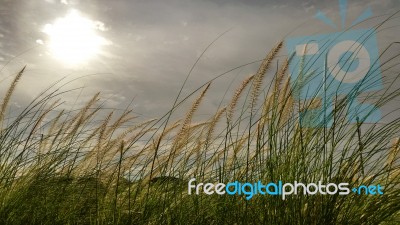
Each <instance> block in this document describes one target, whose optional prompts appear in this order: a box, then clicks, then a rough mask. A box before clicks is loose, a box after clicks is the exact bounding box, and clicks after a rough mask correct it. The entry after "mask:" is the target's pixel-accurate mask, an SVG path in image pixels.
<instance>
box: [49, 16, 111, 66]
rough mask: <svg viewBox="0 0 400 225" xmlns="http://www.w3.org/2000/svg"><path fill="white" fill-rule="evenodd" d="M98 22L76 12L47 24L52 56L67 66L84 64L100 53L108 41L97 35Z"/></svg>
mask: <svg viewBox="0 0 400 225" xmlns="http://www.w3.org/2000/svg"><path fill="white" fill-rule="evenodd" d="M99 29H100V28H99V26H98V22H97V23H96V22H95V21H92V20H90V19H87V18H84V17H82V16H81V15H80V14H79V13H78V12H77V11H76V10H73V11H71V12H70V13H69V14H68V15H67V16H66V17H63V18H59V19H57V20H56V21H55V22H54V23H53V24H46V26H45V28H44V30H43V32H44V33H46V34H47V35H48V36H49V43H48V47H49V49H50V52H51V54H52V55H53V56H54V57H55V58H57V59H59V60H61V61H62V62H64V63H66V64H72V65H76V64H82V63H86V62H87V61H88V60H89V59H91V58H93V57H95V56H96V55H97V54H99V53H100V50H101V47H102V46H103V45H107V44H108V41H107V40H106V39H104V38H103V37H101V36H99V35H97V34H96V31H97V30H99Z"/></svg>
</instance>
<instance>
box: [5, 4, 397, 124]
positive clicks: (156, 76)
mask: <svg viewBox="0 0 400 225" xmlns="http://www.w3.org/2000/svg"><path fill="white" fill-rule="evenodd" d="M64 3H68V4H62V3H61V2H59V1H57V2H53V4H49V3H48V2H46V1H31V2H29V3H26V2H22V1H8V2H7V3H6V4H2V6H0V12H2V10H3V11H4V10H8V11H9V13H8V14H7V16H5V15H4V14H1V13H0V34H2V35H4V39H5V40H4V41H2V44H3V46H2V47H1V49H0V57H3V58H5V59H6V60H10V55H14V56H15V55H18V54H20V53H21V52H24V50H26V49H29V48H31V47H32V46H35V45H36V43H35V42H36V40H44V38H45V37H44V36H43V34H41V33H40V29H41V28H42V27H43V25H44V24H47V23H51V22H52V21H54V20H55V19H56V18H58V17H62V16H64V15H65V14H66V13H67V12H68V10H69V9H70V7H71V4H72V5H73V7H74V8H76V9H77V10H79V11H80V12H82V13H83V14H85V16H88V17H89V18H91V20H94V21H101V22H98V24H97V25H98V29H99V30H100V31H101V32H102V35H104V38H106V39H107V40H110V41H112V43H113V45H112V46H106V47H105V48H104V49H103V50H104V54H103V55H102V56H101V57H99V58H98V59H96V60H94V61H92V62H90V63H89V64H87V65H85V66H83V67H82V68H80V69H79V70H73V71H71V70H69V69H68V68H64V66H63V65H62V64H60V63H59V62H57V61H55V60H54V59H52V58H51V57H50V56H48V55H47V54H46V52H47V51H48V50H47V49H46V48H45V47H44V46H41V47H37V48H35V49H34V50H31V51H29V52H27V53H25V54H22V55H20V56H18V58H19V59H22V60H23V61H24V62H26V63H28V64H29V65H35V68H41V69H40V70H39V72H38V70H34V71H29V70H28V72H27V73H28V74H29V75H32V77H34V78H30V79H31V81H32V82H33V83H34V84H36V85H37V87H35V89H39V88H41V87H44V86H46V85H48V84H50V83H51V82H52V81H54V80H57V79H60V78H61V77H63V76H65V75H68V76H70V77H69V78H70V79H73V78H74V77H80V76H84V75H87V74H99V75H96V76H89V77H87V78H84V79H81V80H79V81H77V82H74V85H76V86H82V85H85V86H86V87H87V93H88V94H89V93H90V92H95V91H96V90H100V91H101V90H104V91H105V92H107V93H106V95H107V96H111V95H113V96H117V97H115V98H113V100H112V102H110V104H111V105H112V106H113V107H117V108H124V106H125V105H126V104H127V102H129V101H130V100H131V99H132V98H133V97H134V96H135V104H136V108H135V110H136V111H137V112H140V113H143V114H146V115H148V116H150V117H152V116H156V115H160V114H161V112H165V111H167V110H168V109H169V108H170V107H171V104H172V102H173V100H174V98H175V97H176V95H177V93H178V91H179V89H180V87H181V85H182V83H183V81H184V79H185V77H186V75H187V74H188V72H189V70H190V68H191V66H192V65H193V63H194V62H195V61H196V60H197V58H198V57H199V56H200V54H201V53H202V52H203V51H204V49H205V48H206V47H207V46H208V45H209V44H210V43H211V42H212V41H213V40H214V39H215V38H216V37H217V36H218V35H220V34H221V33H223V32H224V31H227V30H228V29H231V30H230V31H229V32H228V33H226V34H225V35H223V36H222V37H221V38H220V39H219V40H218V41H217V42H215V44H214V45H213V46H212V47H211V48H210V49H209V50H208V51H207V52H206V53H205V54H204V55H203V57H202V59H201V60H200V61H199V63H198V64H197V66H196V67H195V69H194V71H193V72H192V74H191V77H190V78H189V80H188V83H187V85H186V87H185V88H184V94H183V95H187V94H189V93H190V92H191V91H193V90H195V89H196V88H197V87H199V86H200V85H202V84H204V83H206V82H207V81H209V80H210V79H212V78H214V77H215V76H216V75H218V74H222V73H224V72H226V71H228V70H230V69H232V68H235V67H238V66H240V65H243V64H246V63H248V62H252V61H256V60H259V59H262V58H263V57H264V56H265V54H266V53H267V51H268V50H269V49H270V48H271V47H272V46H274V45H275V44H276V43H277V42H278V41H279V40H281V39H282V38H285V37H286V36H287V35H294V36H295V35H307V34H310V35H311V34H315V33H321V32H333V30H330V28H329V27H327V26H325V25H324V24H323V23H321V22H319V21H317V20H315V19H314V18H313V16H314V14H315V12H316V10H317V9H321V10H323V11H326V12H327V14H328V15H329V16H332V18H333V20H334V21H335V22H338V23H339V22H340V18H339V16H338V15H339V14H338V5H337V1H331V0H323V1H317V0H309V1H295V0H289V1H278V0H274V1H264V0H249V1H245V2H244V1H239V0H235V1H227V0H226V1H219V0H218V1H217V0H207V1H195V0H192V1H183V0H168V1H165V0H155V1H145V0H135V1H129V0H121V1H113V2H112V3H111V2H110V1H108V0H98V1H94V0H92V1H65V2H64ZM367 5H370V6H371V7H372V10H373V11H374V14H375V15H379V14H383V13H386V12H388V11H389V10H391V11H393V10H396V9H399V3H398V1H395V0H385V1H384V2H383V3H382V4H381V3H379V4H377V3H376V1H372V0H370V1H368V2H366V1H361V0H358V1H350V15H349V20H350V19H354V17H356V16H357V15H358V14H359V13H361V12H362V10H364V9H365V7H366V6H367ZM386 32H387V34H395V33H396V32H397V31H393V29H392V30H389V31H386ZM397 33H398V32H397ZM0 40H3V38H0ZM39 54H42V55H43V56H42V57H38V55H39ZM284 55H285V51H282V53H281V57H282V56H284ZM21 65H23V63H21V62H15V63H14V64H13V63H11V65H9V67H10V70H16V69H17V68H18V66H21ZM256 69H257V64H256V63H255V64H252V65H249V66H246V67H243V68H240V69H238V70H235V71H233V72H231V73H228V74H227V75H225V76H223V77H222V78H220V79H218V80H216V81H215V82H214V83H213V85H212V88H211V90H210V92H209V94H208V95H207V98H208V100H207V103H206V105H205V106H206V107H205V108H206V109H205V111H203V112H202V113H204V114H207V113H212V112H214V111H215V108H216V107H217V105H219V102H220V100H221V99H222V98H223V96H224V94H225V91H226V90H227V89H228V88H231V89H232V88H233V87H235V85H238V83H240V81H241V79H243V78H244V77H246V76H247V75H249V74H251V73H253V72H254V71H255V70H256ZM273 69H275V68H273ZM235 77H237V79H236V80H234V82H233V84H232V86H233V87H229V84H230V83H231V81H232V80H233V79H234V78H235ZM34 79H37V80H38V81H36V82H35V81H33V80H34ZM39 81H40V82H39ZM29 84H30V83H29ZM31 89H32V90H31ZM33 89H34V88H33V87H32V86H29V87H26V88H21V90H24V91H25V96H32V93H33V92H34V90H33ZM231 92H232V91H230V92H229V93H231ZM73 97H76V96H73ZM71 98H72V97H71ZM118 101H120V103H119V104H118Z"/></svg>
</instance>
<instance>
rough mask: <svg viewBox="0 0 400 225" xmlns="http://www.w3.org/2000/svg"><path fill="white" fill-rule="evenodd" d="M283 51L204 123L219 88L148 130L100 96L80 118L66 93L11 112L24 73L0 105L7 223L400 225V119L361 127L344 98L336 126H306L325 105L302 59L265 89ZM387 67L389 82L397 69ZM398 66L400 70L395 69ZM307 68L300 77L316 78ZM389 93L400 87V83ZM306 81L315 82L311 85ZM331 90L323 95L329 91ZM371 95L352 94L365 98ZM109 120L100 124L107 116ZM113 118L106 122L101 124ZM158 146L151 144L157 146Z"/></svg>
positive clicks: (385, 98) (1, 204)
mask: <svg viewBox="0 0 400 225" xmlns="http://www.w3.org/2000/svg"><path fill="white" fill-rule="evenodd" d="M282 46H283V43H279V44H278V45H277V46H276V47H274V48H273V49H272V50H271V52H269V53H268V54H267V56H266V57H265V59H264V60H262V62H261V65H260V68H259V70H258V71H257V72H256V73H255V74H254V75H252V76H249V77H248V78H246V79H245V80H244V81H243V82H242V84H241V85H240V86H239V87H237V89H236V91H235V93H234V95H233V97H232V99H231V100H230V102H228V103H227V104H226V106H225V107H220V108H219V109H217V111H216V112H215V114H214V115H212V116H211V117H210V118H209V119H208V120H205V121H203V122H198V121H194V115H195V113H196V111H197V110H198V109H199V107H201V102H202V100H203V99H204V97H205V96H206V95H207V92H208V91H209V90H210V88H212V82H208V83H206V84H205V85H203V86H202V87H200V88H199V89H198V92H199V93H197V92H193V93H192V94H191V95H189V96H187V97H185V98H184V100H183V101H188V99H189V97H191V96H192V95H194V94H196V93H197V94H198V97H197V98H196V99H195V100H194V102H193V104H192V106H191V107H190V108H189V109H188V110H187V113H186V115H183V116H181V118H182V119H180V120H178V121H170V120H171V118H172V117H171V114H172V113H173V112H175V110H176V109H177V108H178V107H180V105H181V103H182V102H180V101H178V98H177V101H176V102H175V104H174V105H173V107H172V109H171V111H169V112H167V113H166V114H165V115H164V116H163V117H161V118H160V119H155V120H148V121H139V120H138V118H136V116H135V115H134V114H133V112H132V111H131V110H129V109H126V110H125V111H124V112H122V113H118V112H117V111H111V112H110V111H108V110H107V109H104V108H103V107H102V104H101V102H100V96H101V95H100V94H96V95H95V96H94V97H93V98H92V99H91V100H89V101H88V102H87V104H86V105H84V106H82V107H81V108H80V109H79V110H71V111H68V110H64V109H63V110H58V109H59V108H61V105H62V104H63V102H62V101H61V100H60V98H61V97H60V96H62V94H64V93H63V92H62V91H61V90H60V89H59V88H56V86H51V87H50V88H49V89H47V90H45V91H44V92H42V93H41V94H40V95H39V96H38V97H36V98H35V99H34V100H33V101H32V102H31V103H30V104H29V105H27V106H26V107H25V108H24V109H23V110H22V111H20V112H19V113H18V114H16V115H12V116H11V115H9V114H7V110H8V108H9V102H10V101H11V97H12V94H13V93H14V91H15V88H16V86H17V84H18V81H19V80H20V79H21V77H22V75H23V73H24V69H22V70H21V72H20V73H18V74H17V76H16V77H15V79H14V81H13V82H12V83H11V85H10V87H9V90H8V91H7V92H6V95H5V97H4V98H3V101H2V105H1V112H0V118H1V124H2V127H1V131H0V223H1V224H399V223H400V219H399V218H400V189H399V187H400V186H399V185H400V162H399V161H400V159H399V155H400V154H399V151H400V142H399V139H396V138H398V136H399V129H400V117H398V115H399V111H398V108H395V109H393V111H392V112H391V114H388V115H384V118H386V117H388V116H389V115H394V116H395V118H394V119H391V120H390V122H388V123H385V124H381V123H373V124H370V123H366V122H365V119H366V118H363V117H362V118H357V123H350V122H349V121H348V120H347V119H346V116H347V115H348V108H347V105H348V99H346V98H343V97H342V98H340V97H338V96H335V100H336V101H335V109H334V110H333V111H332V113H331V115H329V117H330V118H332V120H333V124H332V126H330V127H319V128H318V127H317V128H307V127H304V126H300V122H301V118H300V117H299V115H301V113H302V112H304V111H305V110H308V109H312V108H315V107H316V106H318V105H321V103H318V99H317V98H315V99H314V100H313V101H299V100H298V99H297V98H296V91H297V90H298V88H300V87H301V85H304V82H305V81H304V80H301V79H300V80H290V78H289V76H288V68H289V65H290V63H291V62H292V57H289V58H287V59H286V60H284V61H283V63H280V65H279V68H278V69H277V72H276V73H275V75H274V79H273V81H272V83H270V84H269V85H268V84H266V83H265V76H267V75H268V74H270V73H271V69H272V65H273V62H274V60H275V59H276V56H277V54H278V52H279V51H280V49H281V48H282ZM395 60H396V57H395V58H391V59H389V60H388V61H387V62H383V63H382V66H383V67H382V68H383V73H384V74H387V73H389V71H390V68H385V67H384V66H385V65H386V63H389V62H394V61H395ZM396 65H397V64H396ZM307 72H308V71H299V73H301V74H307ZM389 78H391V80H390V81H387V83H386V84H385V87H387V86H390V84H394V83H395V82H396V80H397V78H398V74H394V75H391V76H390V77H385V79H389ZM305 80H306V79H305ZM321 88H322V87H321ZM361 92H362V86H356V87H354V89H353V90H352V93H353V94H355V95H358V94H359V93H361ZM399 94H400V91H399V89H397V88H396V87H393V86H390V88H387V91H386V92H385V93H382V94H380V95H374V96H373V97H374V98H372V97H369V98H368V101H373V102H374V103H375V104H376V105H377V106H379V107H384V106H386V105H388V104H389V103H391V102H392V101H393V100H395V99H396V97H398V95H399ZM105 114H106V116H103V117H102V116H101V115H105ZM101 118H102V119H101ZM146 140H147V141H146ZM193 177H195V178H196V180H197V181H198V182H212V183H215V182H230V181H234V180H238V181H243V182H245V181H249V182H256V181H258V180H262V181H265V182H269V181H274V182H276V181H278V180H283V181H285V182H294V181H296V180H297V181H301V182H303V183H311V182H316V181H322V182H323V183H329V182H336V183H340V182H348V183H350V186H356V185H361V184H365V185H369V184H380V185H382V186H384V192H385V194H384V195H382V196H365V195H361V196H358V195H353V194H350V195H343V196H340V195H292V196H289V197H288V198H287V199H286V200H282V199H281V197H280V196H262V195H256V196H254V197H253V198H252V199H251V200H249V201H248V200H246V199H245V197H244V196H243V195H235V196H228V195H222V196H219V195H211V196H208V195H188V194H187V182H188V180H189V179H190V178H193Z"/></svg>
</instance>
